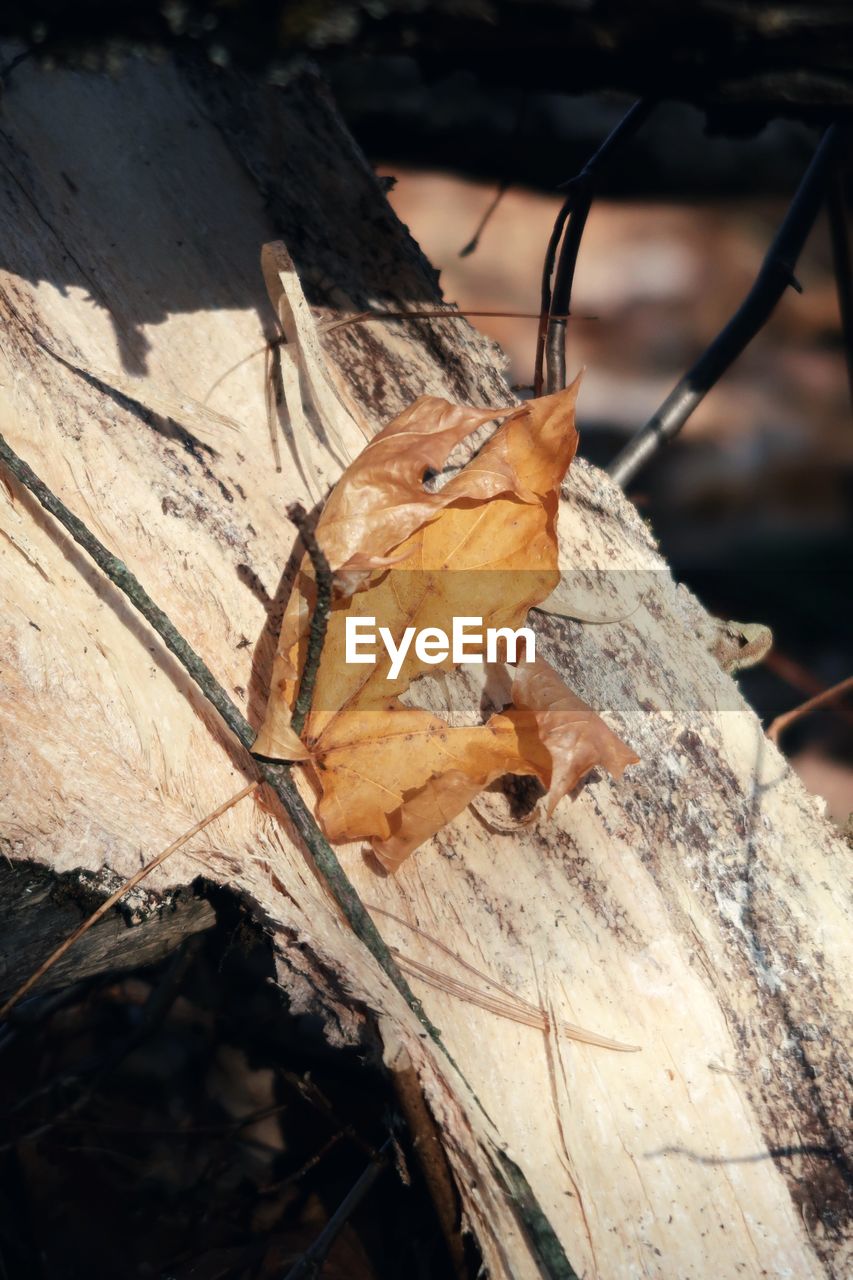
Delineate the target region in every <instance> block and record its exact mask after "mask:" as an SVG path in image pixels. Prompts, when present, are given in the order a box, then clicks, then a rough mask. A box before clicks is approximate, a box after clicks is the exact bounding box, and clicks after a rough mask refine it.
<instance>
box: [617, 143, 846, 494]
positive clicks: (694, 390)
mask: <svg viewBox="0 0 853 1280" xmlns="http://www.w3.org/2000/svg"><path fill="white" fill-rule="evenodd" d="M839 137H840V130H839V127H838V125H831V126H830V128H829V129H827V130H826V132H825V133H824V135H823V138H822V139H821V141H820V145H819V146H818V148H817V151H816V152H815V154H814V157H813V159H812V162H811V164H810V165H809V167H808V169H807V170H806V172H805V175H804V176H803V180H802V182H801V183H800V185H799V188H798V189H797V193H796V195H795V196H794V199H793V200H792V201H791V205H790V208H789V209H788V212H787V213H786V215H785V218H784V220H783V222H782V225H781V226H780V228H779V230H778V231H777V233H776V235H775V237H774V239H773V243H772V244H771V245H770V248H769V249H768V251H767V255H766V257H765V259H764V262H763V263H762V266H761V270H760V271H759V273H758V276H757V277H756V280H755V283H754V284H753V286H752V288H751V289H750V291H749V293H748V294H747V296H746V297H745V298H744V300H743V302H742V303H741V305H740V307H739V308H738V310H737V311H736V312H735V314H734V315H733V316H732V318H731V320H730V321H729V322H728V324H727V325H726V326H725V328H723V329H722V330H721V331H720V332H719V333H718V334H717V336H716V338H715V339H714V341H713V342H712V343H711V345H710V346H709V347H708V348H707V349H706V350H705V351H704V352H703V353H702V355H701V356H700V357H699V359H698V360H697V361H696V363H695V364H694V365H693V368H692V369H690V371H689V372H688V373H686V374H685V375H684V377H683V378H682V379H681V381H680V382H679V383H678V385H677V386H676V387H674V388H673V390H672V391H671V392H670V394H669V395H668V396H667V398H666V400H664V402H663V404H662V405H661V406H660V408H659V409H658V410H657V412H656V413H654V414H653V415H652V417H651V418H650V419H649V421H648V422H647V423H646V425H645V426H644V427H643V428H642V429H641V430H640V431H639V432H638V433H637V435H636V436H635V437H634V438H633V440H631V441H630V442H629V443H628V444H627V445H626V446H625V448H624V449H623V450H622V452H621V453H620V454H619V455H618V456H617V457H616V458H615V460H614V461H613V462H612V463H611V464H610V466H609V467H608V468H607V470H608V472H609V474H610V475H611V477H612V478H613V479H614V480H615V481H616V483H617V484H620V485H622V486H623V488H624V486H625V485H626V484H628V482H629V481H630V480H633V478H634V477H635V476H636V474H637V472H638V471H639V470H640V469H641V467H643V466H645V464H646V463H647V462H648V460H649V458H651V457H652V456H653V455H654V454H655V453H657V451H658V449H660V448H661V446H662V445H664V444H666V443H668V442H669V441H670V440H672V439H673V437H674V436H676V435H678V433H679V431H680V430H681V428H682V427H683V426H684V424H685V422H686V421H687V419H688V418H689V417H690V415H691V414H692V413H693V411H694V409H695V408H696V406H697V405H698V404H700V403H701V401H702V400H703V399H704V398H705V396H706V395H707V394H708V392H709V391H710V390H711V388H712V387H713V386H714V385H715V384H716V383H717V382H718V381H719V380H720V378H721V377H722V376H723V374H724V373H725V372H726V370H727V369H728V368H729V366H730V365H731V364H733V363H734V361H735V360H736V359H737V357H738V356H739V355H740V354H741V352H742V351H743V350H744V348H745V347H746V346H748V344H749V343H750V342H751V341H752V339H753V338H754V337H755V335H756V334H757V333H758V332H759V331H760V330H761V329H762V328H763V327H764V325H765V324H766V323H767V321H768V319H769V318H770V316H771V315H772V313H773V311H774V310H775V308H776V304H777V303H778V301H779V299H780V298H781V297H782V295H783V293H784V292H785V290H786V289H787V288H788V286H789V285H790V286H792V287H793V288H795V289H797V290H799V288H800V286H799V284H798V282H797V279H796V276H795V275H794V269H795V267H796V265H797V259H798V258H799V256H800V253H801V251H802V248H803V245H804V244H805V242H806V238H807V236H808V234H809V232H810V231H811V229H812V226H813V225H814V222H815V219H816V218H817V215H818V213H819V211H820V208H821V205H822V204H823V201H824V199H825V198H826V188H827V182H828V180H829V176H830V173H831V170H832V165H833V163H834V158H835V152H836V148H837V146H838V142H839Z"/></svg>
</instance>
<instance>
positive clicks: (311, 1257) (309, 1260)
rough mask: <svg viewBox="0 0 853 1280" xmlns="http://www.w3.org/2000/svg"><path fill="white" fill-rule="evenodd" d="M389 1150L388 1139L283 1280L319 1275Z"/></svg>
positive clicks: (300, 1279) (390, 1147)
mask: <svg viewBox="0 0 853 1280" xmlns="http://www.w3.org/2000/svg"><path fill="white" fill-rule="evenodd" d="M392 1147H393V1143H392V1141H391V1139H390V1138H388V1140H387V1141H386V1142H385V1143H383V1145H382V1146H381V1147H380V1148H379V1151H378V1153H377V1159H376V1160H371V1162H370V1164H369V1165H368V1166H367V1168H366V1169H365V1170H364V1172H363V1173H362V1175H361V1177H360V1178H359V1179H358V1181H357V1182H355V1183H354V1185H353V1186H352V1187H351V1188H350V1190H349V1191H348V1192H347V1194H346V1195H345V1196H344V1198H343V1200H342V1201H341V1203H340V1204H339V1205H338V1207H337V1209H336V1210H335V1212H334V1213H333V1214H332V1216H331V1218H330V1219H329V1221H328V1222H327V1223H326V1225H325V1227H324V1228H323V1230H322V1231H321V1232H320V1234H319V1235H318V1237H317V1239H316V1240H315V1241H314V1243H313V1244H312V1245H311V1247H310V1248H309V1249H306V1250H305V1252H304V1253H303V1255H302V1257H301V1258H300V1259H299V1261H298V1262H297V1263H296V1264H295V1266H292V1267H291V1268H290V1270H289V1271H288V1272H287V1275H286V1276H285V1278H284V1280H305V1277H307V1276H316V1275H318V1274H319V1269H320V1265H321V1263H322V1262H323V1261H324V1260H325V1258H326V1256H327V1255H328V1253H329V1250H330V1249H331V1247H332V1245H333V1244H334V1243H335V1240H336V1239H337V1237H338V1235H339V1234H340V1232H341V1230H342V1228H343V1227H344V1226H345V1225H346V1223H347V1220H348V1219H349V1217H350V1216H351V1215H352V1213H354V1211H355V1210H356V1209H357V1208H358V1206H359V1205H360V1204H361V1202H362V1200H363V1199H364V1197H365V1196H366V1195H367V1193H368V1191H370V1188H371V1187H372V1186H373V1184H374V1182H375V1181H376V1179H377V1178H378V1177H379V1175H380V1174H381V1173H383V1172H384V1170H385V1169H387V1168H388V1154H387V1153H388V1152H390V1151H391V1149H392Z"/></svg>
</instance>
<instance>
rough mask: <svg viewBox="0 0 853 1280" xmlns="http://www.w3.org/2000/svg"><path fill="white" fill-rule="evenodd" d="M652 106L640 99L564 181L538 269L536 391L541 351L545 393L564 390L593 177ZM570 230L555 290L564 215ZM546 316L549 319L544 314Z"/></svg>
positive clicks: (540, 364)
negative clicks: (575, 286) (563, 192)
mask: <svg viewBox="0 0 853 1280" xmlns="http://www.w3.org/2000/svg"><path fill="white" fill-rule="evenodd" d="M654 106H655V100H654V99H653V98H641V99H640V100H639V101H638V102H635V103H634V105H633V106H632V107H631V108H630V110H629V111H627V112H626V114H625V115H624V116H623V117H622V119H621V120H620V121H619V123H618V124H617V125H616V128H615V129H613V130H612V131H611V132H610V134H608V136H607V137H606V138H605V140H604V142H602V144H601V146H600V147H599V148H598V150H597V151H596V152H595V154H594V155H593V156H591V157H590V158H589V160H587V162H586V164H585V165H584V167H583V168H582V169H581V171H580V173H579V174H577V176H576V177H574V178H572V179H570V180H569V182H567V183H563V186H564V187H568V189H569V194H568V195H567V197H566V199H565V201H564V203H563V206H562V208H561V209H560V212H559V213H558V215H557V219H556V222H555V223H554V230H553V231H552V232H551V238H550V240H549V241H548V248H547V251H546V253H545V263H544V266H543V269H542V290H541V297H542V314H541V316H540V325H539V339H538V341H537V347H536V366H535V374H534V380H533V381H534V386H535V387H536V388H538V389H537V391H536V394H537V395H539V394H540V390H541V387H542V381H543V379H542V361H543V356H544V358H545V363H546V365H547V376H546V379H545V384H546V389H547V391H549V392H554V391H562V390H563V388H564V387H565V385H566V321H567V318H568V316H569V313H570V312H571V309H572V285H573V283H574V278H575V267H576V266H577V260H578V253H579V251H580V246H581V238H582V236H583V233H584V228H585V226H586V220H587V218H588V217H589V210H590V206H591V205H592V198H593V195H594V194H595V177H596V174H597V172H598V170H599V169H600V168H601V166H602V164H603V163H604V161H605V160H607V159H608V158H609V156H610V155H611V154H612V152H613V151H614V150H615V149H616V147H617V146H618V145H619V143H621V142H623V141H624V140H625V139H626V138H629V137H632V136H633V134H635V133H636V132H637V130H638V129H639V128H640V126H641V125H642V124H643V123H644V122H645V120H646V119H647V118H648V116H649V114H650V112H651V111H652V109H653V108H654ZM567 219H569V225H568V229H567V230H566V233H565V236H564V237H563V244H562V248H561V249H560V256H559V259H558V261H557V272H556V276H555V277H554V287H553V293H552V291H551V276H552V274H553V271H554V259H555V256H556V252H557V245H558V244H559V241H560V237H561V236H562V234H563V229H564V227H565V225H566V220H567ZM546 316H547V319H546Z"/></svg>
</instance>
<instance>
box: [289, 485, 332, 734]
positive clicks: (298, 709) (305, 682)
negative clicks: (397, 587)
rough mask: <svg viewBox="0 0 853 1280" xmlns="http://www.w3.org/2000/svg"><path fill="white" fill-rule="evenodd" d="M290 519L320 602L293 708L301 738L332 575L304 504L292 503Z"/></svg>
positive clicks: (294, 725) (293, 719)
mask: <svg viewBox="0 0 853 1280" xmlns="http://www.w3.org/2000/svg"><path fill="white" fill-rule="evenodd" d="M287 518H288V520H290V521H291V523H292V524H295V525H296V527H297V529H298V530H299V536H300V538H301V539H302V545H303V547H304V548H305V550H306V551H307V553H308V556H309V558H310V560H311V564H312V565H313V566H314V578H315V581H316V584H317V599H316V601H315V603H314V612H313V613H312V614H311V628H310V630H309V632H308V651H307V653H306V654H305V665H304V667H303V668H302V677H301V679H300V681H299V692H298V693H297V695H296V701H295V702H294V704H293V715H292V716H291V719H290V727H291V728H292V729H293V732H294V733H296V734H300V733H301V732H302V730H303V729H304V728H305V721H306V719H307V718H308V712H309V711H310V710H311V699H312V697H313V696H314V685H315V684H316V682H317V671H318V670H319V667H320V658H321V657H322V654H323V645H324V643H325V641H326V628H327V627H328V625H329V609H330V608H331V604H332V571H331V569H330V568H329V562H328V560H327V559H326V557H325V555H324V554H323V550H322V548H321V546H320V544H319V542H318V541H317V539H316V537H315V536H314V530H313V529H312V528H311V526H310V523H309V521H308V516H307V514H306V511H305V508H304V507H303V506H302V504H301V503H300V502H292V503H291V504H290V506H289V507H288V508H287Z"/></svg>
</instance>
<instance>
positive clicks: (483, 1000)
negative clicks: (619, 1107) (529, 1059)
mask: <svg viewBox="0 0 853 1280" xmlns="http://www.w3.org/2000/svg"><path fill="white" fill-rule="evenodd" d="M367 906H368V907H369V909H370V910H371V911H376V912H377V913H378V914H379V915H383V916H387V917H388V918H389V919H391V920H396V921H397V923H398V924H401V925H403V926H404V927H405V928H406V929H410V930H411V931H412V932H413V933H417V934H418V935H419V936H420V937H422V938H424V939H425V940H426V941H427V942H429V943H430V944H431V945H432V946H435V947H437V948H438V950H439V951H443V952H444V953H445V955H446V956H448V957H449V958H450V959H451V960H452V961H453V963H454V964H455V965H459V966H460V967H461V968H463V969H467V971H468V972H469V973H471V974H472V975H473V976H474V977H476V978H477V979H478V980H479V981H480V982H482V983H485V984H486V985H487V986H490V987H493V988H494V990H495V991H499V992H500V993H501V996H503V997H504V998H503V999H502V998H501V996H496V995H492V994H490V993H489V992H488V991H483V990H481V989H480V988H478V987H473V986H471V985H470V984H469V983H467V982H462V981H461V979H459V978H453V977H451V976H450V975H449V974H446V973H442V972H441V970H439V969H434V968H433V967H432V965H429V964H425V963H424V962H423V961H421V960H414V959H413V958H412V957H411V956H407V955H405V954H404V953H403V952H401V951H400V950H398V949H397V948H396V947H392V948H391V952H392V954H393V956H394V958H395V960H396V961H397V964H398V965H399V966H400V968H401V969H402V970H403V972H404V973H407V974H408V975H409V977H412V978H420V979H421V980H422V981H423V982H427V983H429V985H430V986H432V987H436V988H437V989H438V990H439V991H444V992H446V993H447V994H448V995H452V996H456V998H457V999H459V1000H466V1001H467V1002H468V1003H469V1004H475V1005H477V1006H478V1007H479V1008H481V1009H486V1010H487V1011H488V1012H490V1013H494V1014H495V1015H496V1016H497V1017H499V1018H507V1019H508V1020H509V1021H511V1022H518V1023H521V1024H522V1025H523V1026H526V1027H535V1028H536V1029H537V1030H539V1031H545V1032H548V1031H551V1030H553V1031H554V1032H555V1033H556V1034H558V1035H563V1036H565V1037H566V1038H567V1039H569V1040H577V1041H579V1042H580V1043H581V1044H591V1045H596V1046H597V1047H598V1048H600V1049H613V1050H615V1051H616V1052H618V1053H637V1052H638V1051H639V1049H640V1046H639V1045H636V1044H624V1043H623V1042H622V1041H620V1040H612V1039H611V1038H610V1037H609V1036H602V1035H599V1034H598V1032H597V1031H588V1030H587V1029H586V1028H585V1027H579V1026H578V1025H577V1024H576V1023H574V1022H566V1021H565V1020H564V1019H557V1018H556V1017H551V1016H549V1014H547V1013H546V1012H545V1010H544V1009H542V1008H541V1007H540V1006H539V1005H535V1004H532V1003H531V1002H530V1001H529V1000H524V999H523V998H522V997H521V996H518V995H516V994H515V992H513V991H510V990H509V988H508V987H504V986H502V985H501V983H499V982H498V981H497V980H496V979H495V978H491V977H489V975H488V974H487V973H483V972H482V971H481V970H480V969H477V968H476V967H475V966H474V965H472V964H469V963H468V961H467V960H463V959H462V957H461V956H459V955H457V954H456V952H455V951H452V950H451V949H450V947H448V946H446V945H445V944H444V943H443V942H441V941H440V940H439V939H438V938H434V937H433V936H432V934H429V933H427V932H426V931H425V930H424V929H420V928H418V926H417V925H415V924H410V923H409V921H408V920H404V919H403V917H402V916H398V915H395V914H394V912H393V911H386V910H385V909H384V908H382V907H379V906H377V905H376V904H375V903H368V904H367Z"/></svg>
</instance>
